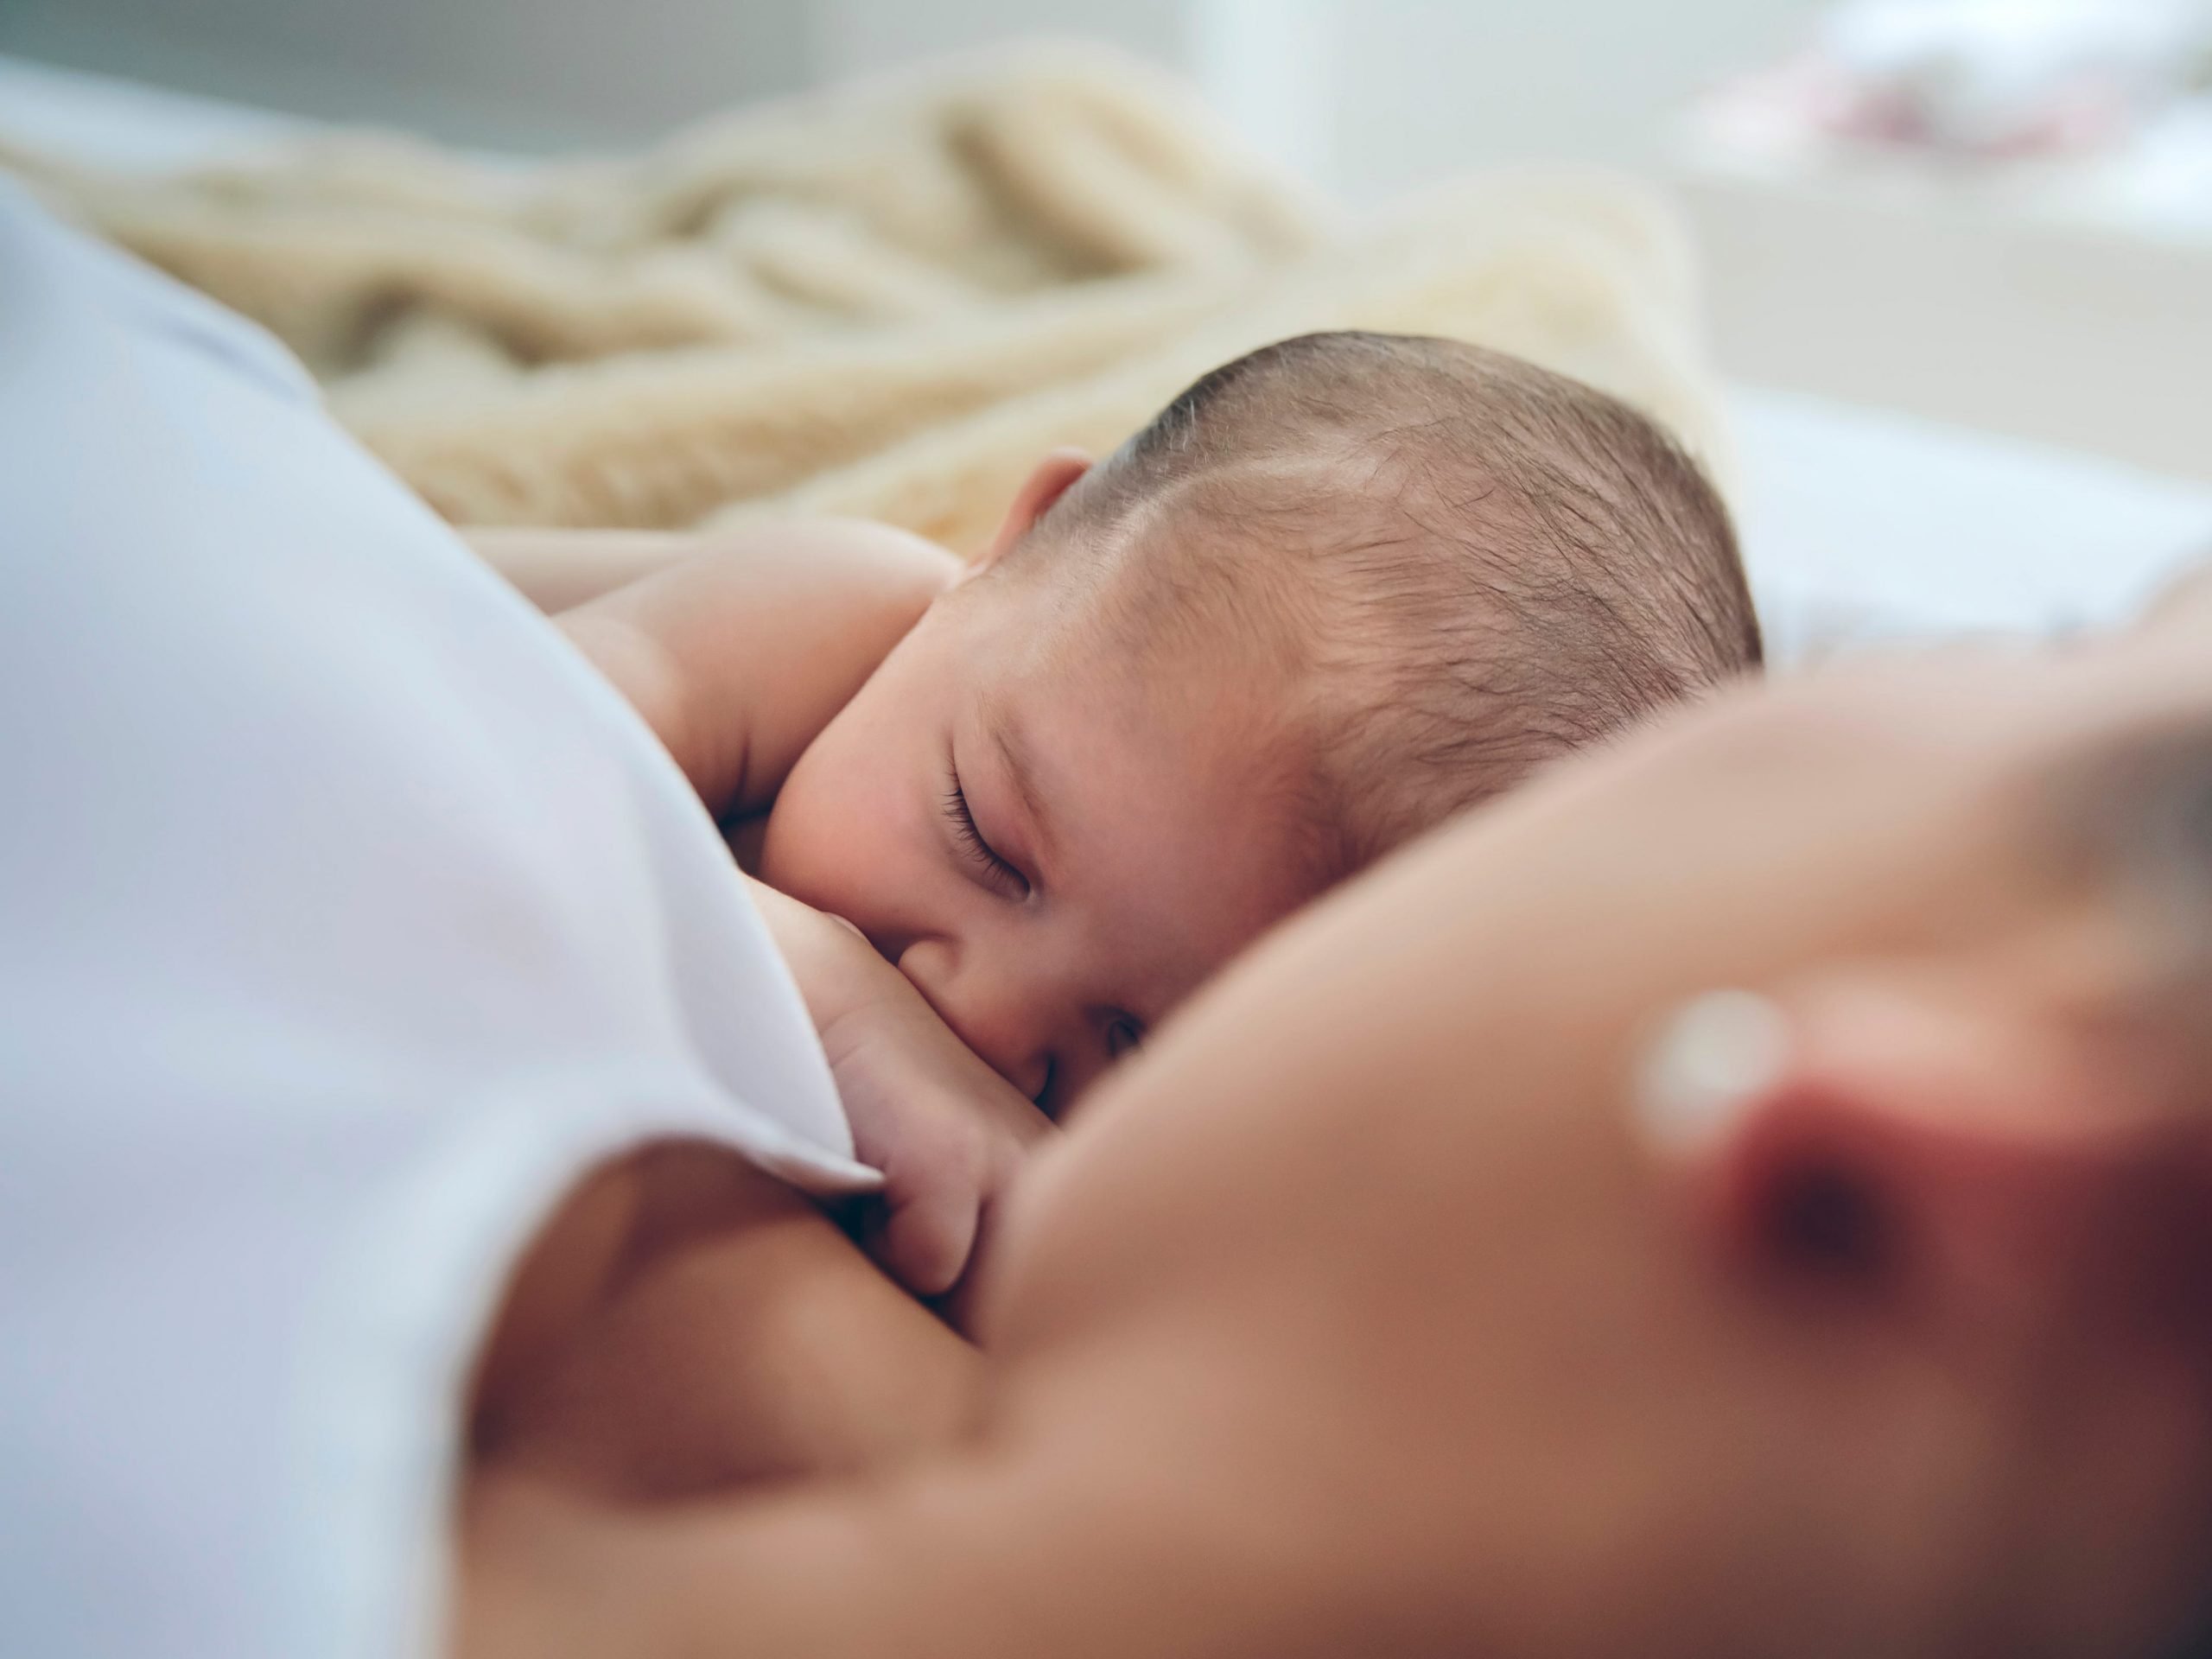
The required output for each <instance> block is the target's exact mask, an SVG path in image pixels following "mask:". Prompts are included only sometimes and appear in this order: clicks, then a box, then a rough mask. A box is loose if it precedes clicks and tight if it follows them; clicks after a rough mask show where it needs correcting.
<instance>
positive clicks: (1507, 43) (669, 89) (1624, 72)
mask: <svg viewBox="0 0 2212 1659" xmlns="http://www.w3.org/2000/svg"><path fill="white" fill-rule="evenodd" d="M1815 10H1817V7H1816V6H1815V4H1814V3H1813V0H1681V3H1675V4H1651V3H1648V0H1543V3H1527V0H1505V3H1482V0H614V3H610V0H374V3H369V4H363V3H355V0H6V3H4V4H0V52H9V53H14V54H21V55H23V56H27V57H31V58H39V59H44V60H49V61H52V62H55V63H62V64H72V65H77V66H79V67H86V68H90V69H97V70H105V71H108V72H111V73H119V74H125V75H130V76H134V77H137V78H141V79H150V80H154V81H156V82H158V83H161V84H163V85H169V86H180V87H184V88H188V89H190V90H194V91H199V92H211V93H214V94H218V95H220V96H224V97H229V98H235V99H245V100H247V101H249V102H253V103H260V104H268V105H275V106H277V107H279V108H283V109H289V110H296V111H301V112H302V113H307V114H313V115H321V116H334V117H340V118H353V119H373V120H381V121H397V122H400V123H403V124H408V125H410V126H414V127H417V128H420V129H422V130H428V131H430V132H432V133H435V134H436V135H438V136H441V137H448V138H454V139H461V140H467V141H470V142H475V143H490V144H495V145H500V146H506V147H523V148H537V147H542V146H548V145H566V144H571V143H605V142H613V141H626V140H634V139H638V138H642V137H648V136H651V135H652V134H655V133H658V132H659V131H661V130H664V129H665V128H667V127H668V126H669V125H671V124H674V123H677V122H680V121H683V120H685V119H688V118H691V117H694V116H696V115H700V114H702V113H704V112H706V111H710V110H715V109H719V108H721V107H723V106H725V105H728V104H730V103H733V102H735V101H739V100H741V99H750V98H756V97H760V96H761V95H764V94H767V93H772V92H786V91H791V90H793V89H796V88H798V87H802V86H808V85H811V84H815V83H818V82H820V81H823V80H825V79H834V78H836V77H837V76H840V75H843V74H848V73H853V72H855V71H862V70H869V69H875V68H880V67H886V66H888V65H892V64H895V63H898V62H899V61H902V60H908V59H912V58H916V57H920V56H925V55H927V54H931V53H936V52H941V51H944V50H947V49H950V48H961V47H967V46H974V45H977V44H981V43H985V42H988V41H996V40H1002V39H1006V38H1009V37H1013V36H1016V35H1037V34H1059V35H1085V36H1089V37H1091V38H1096V39H1103V40H1107V41H1114V42H1116V43H1117V44H1119V45H1121V46H1123V47H1126V48H1129V49H1130V50H1133V51H1136V52H1140V53H1142V54H1146V55H1147V56H1150V57H1153V58H1154V59H1157V60H1161V61H1164V62H1166V63H1169V64H1173V65H1175V66H1177V67H1181V68H1184V69H1185V70H1187V71H1190V72H1192V73H1197V74H1198V75H1199V76H1200V77H1201V78H1202V79H1205V81H1206V82H1207V83H1208V85H1209V88H1210V90H1211V91H1212V92H1214V93H1215V94H1216V96H1217V98H1219V99H1223V100H1224V101H1225V102H1227V103H1228V104H1230V105H1231V106H1232V113H1233V114H1235V115H1236V116H1238V117H1239V118H1243V119H1245V120H1247V121H1248V123H1249V124H1253V125H1254V126H1255V127H1256V128H1257V130H1256V131H1255V137H1256V138H1257V139H1259V140H1260V141H1262V142H1263V143H1266V144H1268V147H1270V148H1273V149H1278V150H1280V151H1281V152H1282V153H1284V154H1286V155H1287V156H1290V157H1291V158H1292V159H1294V160H1296V161H1299V162H1301V163H1303V164H1306V165H1309V166H1311V167H1313V168H1315V169H1316V170H1317V171H1318V172H1319V173H1320V174H1321V175H1322V176H1323V177H1325V179H1326V180H1327V181H1330V182H1332V183H1335V184H1338V185H1341V186H1344V187H1346V188H1352V189H1368V188H1376V187H1381V186H1387V185H1395V184H1400V183H1403V182H1406V181H1412V180H1417V179H1420V178H1423V177H1427V176H1432V175H1435V174H1437V173H1440V172H1443V171H1447V170H1452V169H1455V168H1463V167H1465V166H1466V165H1468V164H1469V163H1471V162H1484V161H1491V160H1497V159H1501V158H1505V157H1510V156H1525V155H1529V154H1535V153H1540V154H1555V155H1571V156H1592V157H1602V158H1608V159H1617V160H1631V159H1635V158H1637V157H1638V156H1648V155H1649V153H1650V152H1651V149H1652V146H1653V144H1654V143H1655V142H1656V137H1657V135H1658V134H1659V132H1660V131H1661V130H1662V125H1663V124H1664V121H1665V118H1666V117H1667V115H1668V113H1669V111H1671V110H1673V109H1675V108H1676V107H1678V106H1679V105H1681V102H1682V101H1683V100H1684V99H1687V98H1688V97H1690V96H1691V95H1692V94H1694V93H1695V92H1698V91H1699V90H1700V89H1701V88H1702V87H1704V86H1707V85H1709V84H1710V83H1711V82H1712V81H1713V79H1715V78H1716V77H1718V76H1719V75H1720V74H1722V73H1725V72H1727V71H1730V70H1733V69H1737V68H1740V67H1744V66H1745V65H1746V64H1748V63H1751V62H1754V61H1757V60H1759V59H1761V58H1764V57H1765V56H1768V55H1770V54H1772V53H1774V52H1775V51H1776V50H1777V49H1779V48H1781V47H1783V45H1785V44H1786V43H1787V42H1789V41H1790V40H1791V39H1793V38H1794V37H1795V36H1796V35H1797V34H1798V33H1800V32H1801V31H1802V27H1803V25H1804V23H1805V22H1806V20H1807V18H1808V16H1809V15H1810V14H1811V13H1813V12H1814V11H1815Z"/></svg>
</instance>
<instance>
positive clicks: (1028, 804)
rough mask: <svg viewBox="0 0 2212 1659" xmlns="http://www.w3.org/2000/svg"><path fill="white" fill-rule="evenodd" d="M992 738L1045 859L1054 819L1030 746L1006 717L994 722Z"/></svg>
mask: <svg viewBox="0 0 2212 1659" xmlns="http://www.w3.org/2000/svg"><path fill="white" fill-rule="evenodd" d="M991 741H993V742H995V744H997V745H998V751H999V759H1000V760H1001V761H1003V762H1004V763H1005V766H1006V775H1007V779H1008V780H1009V781H1010V782H1011V783H1012V784H1013V785H1014V793H1015V794H1016V795H1018V796H1020V798H1021V808H1022V811H1023V812H1024V813H1025V814H1026V815H1027V817H1028V819H1029V827H1030V830H1031V833H1032V834H1033V835H1034V836H1035V837H1036V839H1037V842H1038V843H1039V846H1038V849H1037V855H1038V856H1039V858H1042V857H1044V856H1045V855H1046V854H1048V853H1049V852H1050V851H1051V850H1052V847H1053V845H1054V837H1053V835H1052V815H1051V814H1050V813H1049V812H1047V811H1046V809H1045V798H1044V796H1043V795H1042V794H1041V793H1040V792H1039V790H1038V788H1037V773H1036V771H1035V769H1034V768H1033V767H1032V766H1031V765H1030V764H1029V746H1028V744H1027V741H1024V739H1023V738H1022V735H1021V733H1020V728H1018V727H1016V726H1015V724H1014V721H1012V720H1010V719H1007V718H1006V717H1004V716H1001V718H999V719H997V720H995V721H992V722H991Z"/></svg>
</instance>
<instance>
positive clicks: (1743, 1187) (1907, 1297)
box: [1640, 963, 2212, 1358]
mask: <svg viewBox="0 0 2212 1659" xmlns="http://www.w3.org/2000/svg"><path fill="white" fill-rule="evenodd" d="M1980 965H1983V966H1986V964H1980ZM1976 966H1977V964H1970V963H1962V964H1960V965H1959V967H1958V969H1956V970H1955V971H1954V972H1945V971H1943V970H1941V969H1938V970H1934V971H1930V970H1928V969H1903V968H1897V969H1891V967H1889V966H1887V965H1885V964H1872V965H1869V966H1867V967H1866V968H1863V969H1851V970H1847V971H1845V972H1843V973H1840V974H1834V975H1828V976H1823V977H1822V978H1821V980H1820V981H1819V982H1816V983H1808V984H1802V985H1798V986H1794V987H1790V988H1786V989H1784V990H1783V991H1782V992H1780V993H1778V994H1777V995H1772V996H1762V997H1751V996H1744V995H1734V994H1722V995H1719V996H1712V997H1705V998H1700V999H1699V1000H1698V1001H1695V1002H1693V1003H1691V1004H1689V1005H1688V1006H1687V1007H1685V1008H1684V1009H1683V1010H1681V1012H1680V1013H1679V1014H1677V1015H1676V1016H1675V1019H1674V1020H1673V1021H1672V1022H1671V1023H1670V1025H1669V1027H1668V1029H1667V1030H1666V1031H1665V1032H1663V1033H1662V1034H1661V1036H1660V1037H1659V1039H1658V1040H1657V1042H1656V1045H1655V1046H1654V1048H1653V1050H1652V1052H1651V1055H1650V1057H1649V1063H1648V1064H1647V1066H1646V1070H1645V1075H1644V1077H1643V1089H1642V1099H1641V1102H1640V1108H1641V1122H1642V1125H1643V1129H1644V1132H1645V1136H1646V1139H1647V1140H1649V1141H1650V1142H1651V1143H1652V1144H1653V1145H1654V1146H1655V1147H1656V1148H1657V1149H1659V1150H1660V1151H1661V1152H1662V1155H1664V1156H1665V1157H1666V1158H1668V1159H1669V1160H1670V1161H1671V1162H1672V1163H1673V1164H1674V1165H1675V1167H1676V1169H1677V1172H1678V1173H1679V1175H1680V1177H1681V1185H1682V1191H1683V1192H1685V1193H1686V1194H1687V1195H1688V1205H1689V1209H1690V1211H1691V1213H1692V1215H1693V1216H1694V1219H1695V1222H1696V1224H1697V1225H1698V1227H1699V1229H1700V1231H1701V1233H1702V1234H1703V1235H1704V1236H1705V1238H1706V1239H1707V1242H1708V1244H1709V1245H1710V1247H1711V1248H1712V1249H1714V1250H1715V1251H1717V1253H1718V1254H1719V1255H1720V1257H1722V1258H1723V1259H1724V1260H1725V1261H1726V1262H1731V1263H1732V1264H1733V1265H1735V1266H1737V1267H1738V1268H1745V1269H1747V1270H1749V1271H1750V1272H1751V1273H1752V1274H1757V1275H1760V1276H1762V1277H1764V1278H1766V1279H1768V1280H1769V1281H1772V1282H1777V1283H1781V1284H1783V1285H1785V1286H1788V1285H1796V1286H1800V1287H1808V1288H1810V1287H1816V1286H1817V1287H1825V1288H1826V1289H1828V1290H1837V1289H1840V1290H1843V1291H1846V1292H1847V1293H1849V1294H1851V1295H1852V1296H1853V1299H1854V1300H1855V1301H1857V1302H1858V1303H1859V1305H1861V1306H1866V1307H1869V1308H1872V1309H1875V1310H1877V1311H1878V1312H1880V1313H1884V1314H1885V1315H1888V1316H1892V1317H1896V1318H1897V1319H1910V1320H1911V1321H1913V1322H1915V1323H1916V1324H1918V1325H1921V1326H1922V1327H1923V1329H1928V1328H1933V1329H1936V1330H1939V1331H1942V1332H1948V1333H1950V1334H1953V1335H1963V1334H1965V1333H1967V1332H1979V1333H1981V1334H1984V1335H1989V1336H1994V1337H1998V1338H2000V1339H2011V1340H2015V1341H2024V1342H2028V1343H2033V1342H2036V1341H2037V1340H2039V1339H2047V1338H2049V1336H2050V1333H2052V1332H2057V1331H2061V1330H2067V1329H2077V1330H2078V1328H2079V1325H2080V1324H2081V1323H2082V1322H2083V1321H2085V1320H2086V1321H2091V1322H2096V1323H2099V1324H2105V1323H2106V1322H2107V1321H2121V1322H2124V1324H2125V1325H2126V1338H2127V1339H2140V1340H2143V1341H2145V1342H2147V1343H2149V1344H2152V1345H2156V1346H2158V1347H2161V1348H2186V1349H2187V1350H2188V1351H2189V1352H2190V1354H2191V1355H2192V1356H2194V1357H2199V1358H2205V1357H2212V1298H2208V1295H2207V1293H2208V1291H2212V1123H2208V1122H2206V1120H2205V1119H2204V1118H2203V1117H2202V1116H2201V1114H2200V1113H2199V1112H2197V1111H2195V1110H2192V1109H2190V1108H2191V1107H2192V1106H2194V1105H2196V1104H2198V1103H2190V1102H2180V1101H2176V1100H2174V1099H2171V1098H2170V1097H2168V1096H2170V1094H2171V1090H2168V1089H2167V1088H2166V1087H2165V1084H2164V1083H2163V1082H2161V1081H2160V1079H2161V1078H2162V1077H2163V1078H2164V1079H2166V1080H2167V1081H2170V1080H2171V1072H2170V1071H2163V1070H2162V1069H2161V1068H2159V1067H2158V1066H2156V1065H2152V1064H2147V1063H2146V1057H2145V1055H2144V1054H2143V1053H2141V1052H2138V1051H2136V1050H2135V1049H2133V1048H2132V1047H2131V1046H2130V1045H2131V1043H2139V1042H2140V1041H2142V1040H2144V1034H2143V1033H2141V1032H2140V1031H2139V1030H2137V1031H2134V1032H2133V1033H2132V1036H2131V1034H2130V1033H2128V1032H2126V1031H2125V1030H2115V1029H2114V1028H2113V1027H2112V1026H2111V1025H2110V1024H2109V1023H2100V1022H2098V1021H2095V1020H2089V1019H2086V1018H2083V1017H2081V1016H2078V1015H2075V1016H2069V1015H2068V1014H2066V1013H2065V1012H2063V1010H2061V1009H2058V1008H2056V1007H2053V1006H2052V1005H2050V1003H2049V1002H2048V1001H2040V1000H2038V999H2036V998H2033V997H2031V995H2029V994H2028V993H2027V991H2026V990H2025V988H2023V987H2018V986H2015V987H2012V988H2005V987H2000V986H1993V985H1991V984H1990V983H1988V982H1987V981H1986V977H1985V976H1982V975H1980V974H1978V973H1975V972H1974V971H1973V969H1974V967H1976ZM2106 1334H2107V1337H2114V1336H2120V1335H2121V1331H2120V1326H2119V1325H2107V1330H2106ZM2081 1339H2083V1340H2094V1339H2095V1338H2093V1337H2090V1336H2088V1333H2087V1332H2082V1333H2081Z"/></svg>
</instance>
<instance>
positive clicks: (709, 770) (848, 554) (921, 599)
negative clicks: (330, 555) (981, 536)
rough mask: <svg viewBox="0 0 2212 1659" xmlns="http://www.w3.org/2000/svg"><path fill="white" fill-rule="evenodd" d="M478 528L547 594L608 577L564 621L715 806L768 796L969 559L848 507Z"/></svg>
mask: <svg viewBox="0 0 2212 1659" xmlns="http://www.w3.org/2000/svg"><path fill="white" fill-rule="evenodd" d="M472 539H473V543H474V545H477V546H478V548H479V550H480V551H481V552H483V553H484V554H485V556H486V557H487V558H488V559H490V560H491V561H492V562H493V565H494V567H495V568H497V569H500V570H501V572H502V573H503V574H505V575H508V576H509V579H510V580H512V581H514V582H516V585H517V586H518V587H520V588H522V589H523V591H524V594H526V595H528V596H529V597H531V598H532V599H533V600H536V601H540V602H541V603H550V602H553V601H558V600H560V599H563V598H566V597H571V596H573V595H574V594H578V593H582V592H587V591H591V590H592V589H594V588H599V589H601V591H599V592H598V593H597V594H596V596H595V597H594V598H591V599H589V600H588V601H585V602H583V603H582V604H580V605H577V606H576V607H575V608H574V609H570V610H566V611H563V613H562V614H561V616H560V619H559V620H560V624H561V626H562V627H563V629H565V630H566V631H567V632H568V634H569V638H570V639H573V640H575V643H576V645H578V646H579V647H580V648H581V649H582V651H583V652H584V654H585V655H586V656H588V657H589V658H591V659H592V661H593V662H594V664H597V666H598V667H599V669H600V671H601V672H602V673H604V674H605V675H606V676H607V677H608V678H609V679H611V680H613V682H614V683H615V685H616V686H617V687H618V688H619V689H620V690H621V691H622V693H623V695H624V696H626V697H628V698H629V700H630V701H631V702H632V703H633V704H635V705H636V707H637V709H638V711H639V713H640V714H642V715H644V716H645V721H646V722H647V724H649V725H651V726H652V728H653V730H654V732H655V733H656V734H658V736H659V738H660V740H661V741H662V742H663V743H664V744H665V745H667V747H668V750H669V753H671V754H672V755H674V756H675V757H676V760H677V765H679V766H682V767H683V772H684V775H685V776H686V777H688V778H689V779H690V780H691V784H692V786H693V787H694V788H695V789H696V790H697V791H699V795H700V798H701V799H702V800H704V801H705V802H706V803H707V805H708V807H709V810H712V811H713V812H714V813H715V815H716V816H717V817H728V816H730V815H732V814H734V813H743V812H750V811H753V810H758V809H760V808H762V807H765V806H766V805H767V804H768V803H769V801H770V800H771V799H772V798H773V796H774V795H775V792H776V791H777V790H778V788H779V787H780V786H781V785H782V783H783V780H784V777H785V774H786V773H787V772H790V770H791V765H792V763H793V762H794V761H796V760H798V756H799V753H800V751H801V750H803V749H804V748H805V747H806V746H807V744H809V743H810V742H811V741H813V739H814V736H815V734H817V732H819V731H820V730H821V729H822V728H823V727H824V726H826V725H828V724H829V720H830V717H831V716H832V715H835V714H836V712H837V710H838V709H842V708H843V707H844V705H845V704H846V702H849V700H850V699H851V697H852V696H853V694H854V693H855V691H857V690H860V688H861V682H862V681H864V680H866V679H867V678H868V676H869V675H870V674H872V673H874V671H875V668H876V664H879V663H880V662H881V661H882V660H883V658H885V657H886V656H887V655H888V654H889V652H890V651H891V648H892V646H893V645H896V644H897V643H898V642H899V639H900V637H901V636H902V635H904V634H905V633H906V631H907V629H909V628H911V627H912V626H913V625H914V624H915V622H916V621H918V620H919V619H920V617H921V614H922V613H923V612H924V611H925V610H927V609H928V608H929V606H930V603H931V601H933V600H934V599H936V598H937V597H938V595H939V594H942V593H943V592H944V590H945V589H946V588H949V587H950V586H951V584H952V582H953V579H954V578H955V577H956V576H957V575H958V574H959V571H960V563H959V561H958V560H957V559H955V558H954V557H953V556H952V555H951V554H950V553H947V552H946V551H944V549H942V548H939V547H937V546H935V545H933V544H932V543H929V542H925V541H924V540H922V539H921V538H920V537H916V536H910V535H908V534H906V532H905V531H898V530H893V529H891V528H890V527H889V526H887V525H884V524H863V523H861V522H859V521H857V520H852V519H821V520H815V521H810V522H804V523H792V524H777V525H764V526H761V527H760V528H757V529H746V530H739V531H727V532H724V533H721V534H717V535H711V536H699V537H660V536H656V535H654V534H652V532H607V533H605V534H601V533H599V532H574V531H572V532H543V531H541V532H532V533H531V534H529V535H527V536H524V535H523V534H522V533H519V532H500V533H497V534H494V535H489V536H485V537H481V538H480V539H475V538H472ZM633 573H642V574H636V575H635V579H627V580H626V578H630V577H632V575H633ZM617 583H620V585H615V584H617Z"/></svg>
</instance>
